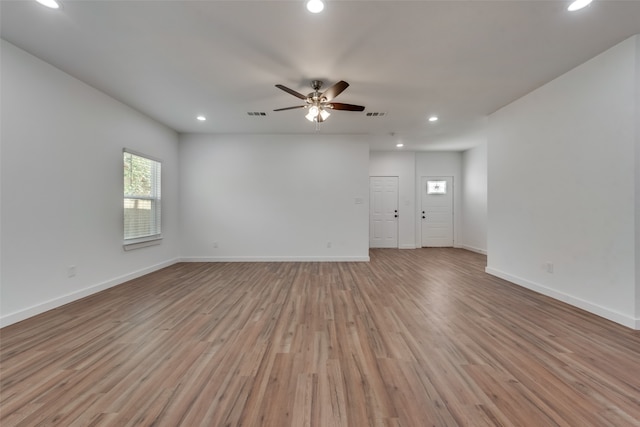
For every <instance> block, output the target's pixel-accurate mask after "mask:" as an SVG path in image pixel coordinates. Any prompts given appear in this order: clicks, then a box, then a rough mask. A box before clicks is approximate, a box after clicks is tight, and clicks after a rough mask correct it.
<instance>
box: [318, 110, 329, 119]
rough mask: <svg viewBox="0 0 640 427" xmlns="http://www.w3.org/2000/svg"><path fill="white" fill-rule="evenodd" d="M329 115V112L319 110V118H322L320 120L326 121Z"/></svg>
mask: <svg viewBox="0 0 640 427" xmlns="http://www.w3.org/2000/svg"><path fill="white" fill-rule="evenodd" d="M330 115H331V113H330V112H328V111H327V110H324V109H323V110H320V117H322V120H327V119H328V118H329V116H330Z"/></svg>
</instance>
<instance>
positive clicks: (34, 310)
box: [0, 258, 180, 328]
mask: <svg viewBox="0 0 640 427" xmlns="http://www.w3.org/2000/svg"><path fill="white" fill-rule="evenodd" d="M179 261H180V260H179V259H178V258H174V259H171V260H168V261H164V262H161V263H159V264H155V265H152V266H150V267H147V268H143V269H140V270H137V271H134V272H131V273H128V274H124V275H122V276H118V277H115V278H113V279H110V280H107V281H105V282H102V283H98V284H96V285H93V286H90V287H88V288H84V289H80V290H78V291H75V292H71V293H69V294H66V295H62V296H60V297H58V298H54V299H51V300H49V301H45V302H43V303H40V304H36V305H34V306H31V307H29V308H25V309H23V310H19V311H16V312H13V313H10V314H7V315H3V316H1V317H0V328H3V327H5V326H9V325H12V324H14V323H18V322H20V321H22V320H25V319H28V318H30V317H33V316H36V315H38V314H42V313H44V312H46V311H49V310H53V309H54V308H58V307H61V306H63V305H65V304H69V303H70V302H73V301H77V300H79V299H81V298H85V297H88V296H89V295H93V294H95V293H97V292H100V291H104V290H105V289H109V288H112V287H114V286H117V285H120V284H122V283H124V282H128V281H129V280H133V279H136V278H138V277H141V276H144V275H145V274H149V273H153V272H154V271H157V270H160V269H162V268H165V267H169V266H170V265H173V264H175V263H177V262H179Z"/></svg>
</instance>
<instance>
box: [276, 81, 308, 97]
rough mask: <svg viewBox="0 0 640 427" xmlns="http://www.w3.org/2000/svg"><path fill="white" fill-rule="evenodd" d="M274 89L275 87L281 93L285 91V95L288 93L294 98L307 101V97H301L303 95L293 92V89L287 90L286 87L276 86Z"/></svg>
mask: <svg viewBox="0 0 640 427" xmlns="http://www.w3.org/2000/svg"><path fill="white" fill-rule="evenodd" d="M276 87H277V88H278V89H282V90H283V91H285V92H287V93H290V94H291V95H293V96H295V97H296V98H300V99H305V100H306V99H307V97H306V96H305V95H303V94H301V93H299V92H296V91H295V90H293V89H289V88H288V87H286V86H282V85H276Z"/></svg>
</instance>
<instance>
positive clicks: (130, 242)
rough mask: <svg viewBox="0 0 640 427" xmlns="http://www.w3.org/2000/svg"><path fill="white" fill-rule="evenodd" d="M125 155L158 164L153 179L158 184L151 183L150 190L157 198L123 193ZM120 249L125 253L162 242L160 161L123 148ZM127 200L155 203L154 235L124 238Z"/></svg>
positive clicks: (161, 172)
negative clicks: (158, 170)
mask: <svg viewBox="0 0 640 427" xmlns="http://www.w3.org/2000/svg"><path fill="white" fill-rule="evenodd" d="M125 154H130V155H133V156H137V157H140V158H143V159H145V160H150V161H152V162H155V163H157V164H158V166H159V167H160V173H158V174H155V177H157V178H158V180H159V182H155V180H154V182H153V183H152V188H154V189H153V190H152V193H155V194H157V197H154V196H131V195H128V194H126V193H125V191H124V157H125ZM122 161H123V163H122V168H123V169H122V172H123V174H122V187H121V188H122V196H123V197H122V247H123V248H124V250H125V251H129V250H132V249H138V248H144V247H147V246H153V245H159V244H160V243H161V242H162V238H163V236H162V174H163V171H162V169H163V168H162V160H161V159H159V158H157V157H153V156H149V155H148V154H144V153H140V152H139V151H135V150H131V149H129V148H123V149H122ZM127 199H129V200H130V199H134V200H150V201H155V203H156V204H157V205H158V207H157V208H156V209H155V210H156V211H157V218H154V221H156V222H157V223H158V226H157V231H158V232H157V233H154V234H149V235H147V236H140V237H133V238H128V239H127V238H126V237H125V216H126V215H125V200H127Z"/></svg>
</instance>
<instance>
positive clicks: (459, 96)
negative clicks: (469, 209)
mask: <svg viewBox="0 0 640 427" xmlns="http://www.w3.org/2000/svg"><path fill="white" fill-rule="evenodd" d="M59 1H60V2H61V4H62V7H61V9H59V10H50V9H47V8H45V7H43V6H41V5H39V4H37V3H35V2H34V1H31V0H19V1H7V0H2V1H1V2H0V35H1V37H2V38H3V39H5V40H6V41H8V42H10V43H13V44H15V45H16V46H18V47H20V48H22V49H24V50H26V51H28V52H30V53H32V54H33V55H35V56H37V57H40V58H41V59H43V60H45V61H47V62H49V63H51V64H53V65H55V66H56V67H58V68H60V69H62V70H64V71H66V72H67V73H69V74H71V75H73V76H75V77H77V78H78V79H80V80H83V81H84V82H86V83H88V84H89V85H91V86H93V87H95V88H97V89H99V90H101V91H103V92H105V93H107V94H109V95H110V96H112V97H114V98H116V99H118V100H120V101H122V102H123V103H125V104H128V105H130V106H131V107H133V108H135V109H137V110H139V111H141V112H143V113H145V114H147V115H148V116H150V117H152V118H154V119H156V120H158V121H160V122H162V123H164V124H166V125H167V126H169V127H171V128H173V129H175V130H176V131H178V132H197V133H203V132H204V133H259V134H264V133H267V134H269V133H274V134H283V133H284V134H306V133H315V132H316V130H315V127H314V125H313V124H312V123H310V122H308V121H307V120H305V119H304V110H290V111H282V112H273V109H275V108H281V107H288V106H294V105H300V100H299V99H297V98H295V97H293V96H291V95H289V94H287V93H285V92H283V91H281V90H279V89H277V88H276V87H275V86H274V85H275V84H283V85H285V86H288V87H290V88H292V89H294V90H296V91H299V92H301V93H304V94H306V93H308V92H310V91H311V88H310V81H311V80H313V79H321V80H324V81H325V88H326V87H328V86H329V85H331V84H333V83H335V82H337V81H339V80H346V81H347V82H349V83H350V85H351V86H350V87H349V88H348V89H347V90H346V91H344V92H343V93H342V94H341V95H340V96H339V97H337V98H336V101H337V102H345V103H352V104H360V105H364V106H366V110H365V111H364V112H350V111H334V112H333V114H332V115H331V117H330V118H329V119H328V120H327V121H326V122H325V123H323V124H322V125H321V126H320V132H321V133H325V134H365V135H370V136H368V137H367V139H369V140H370V141H371V148H372V149H374V150H384V149H389V150H391V149H395V143H396V142H397V141H398V140H401V141H402V142H404V144H405V148H404V149H406V150H433V149H454V150H459V149H466V148H469V147H471V146H473V145H474V144H475V143H476V142H477V141H475V140H473V139H472V138H471V139H470V138H469V137H468V136H469V135H472V134H474V130H476V129H479V128H481V127H482V126H483V124H484V123H485V120H486V117H487V115H489V114H491V113H492V112H494V111H496V110H497V109H499V108H500V107H502V106H504V105H506V104H508V103H510V102H511V101H513V100H515V99H517V98H519V97H521V96H523V95H525V94H526V93H528V92H530V91H531V90H533V89H535V88H537V87H539V86H541V85H543V84H544V83H546V82H548V81H550V80H552V79H553V78H555V77H557V76H559V75H561V74H562V73H565V72H566V71H568V70H570V69H571V68H573V67H575V66H577V65H579V64H581V63H582V62H584V61H586V60H588V59H589V58H592V57H593V56H595V55H597V54H599V53H601V52H603V51H604V50H606V49H608V48H609V47H611V46H613V45H615V44H616V43H618V42H620V41H622V40H624V39H626V38H628V37H630V36H632V35H634V34H639V33H640V1H637V0H627V1H615V0H595V2H594V3H593V4H592V5H591V6H590V7H588V8H587V9H584V10H582V11H579V12H574V13H570V12H567V11H566V8H567V5H568V3H569V2H568V1H564V0H537V1H523V0H502V1H481V0H472V1H454V0H449V1H398V0H393V1H365V0H351V1H345V0H328V2H327V6H326V8H325V12H323V13H322V14H319V15H313V14H310V13H309V12H307V11H306V9H305V8H304V5H303V0H283V1H269V0H258V1H243V0H233V1H116V0H112V1H95V0H93V1H78V0H75V1H70V0H66V1H65V0H59ZM254 111H256V112H266V113H267V115H266V116H264V117H252V116H249V115H248V114H247V112H254ZM367 112H384V113H385V115H384V116H382V117H367V116H366V113H367ZM198 114H203V115H205V116H207V118H208V120H207V121H206V122H198V121H196V119H195V117H196V115H198ZM430 114H437V115H438V116H440V120H439V121H438V122H437V123H436V124H430V123H429V122H428V121H427V120H426V118H427V116H428V115H430ZM392 134H393V136H392Z"/></svg>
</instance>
